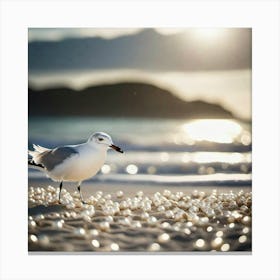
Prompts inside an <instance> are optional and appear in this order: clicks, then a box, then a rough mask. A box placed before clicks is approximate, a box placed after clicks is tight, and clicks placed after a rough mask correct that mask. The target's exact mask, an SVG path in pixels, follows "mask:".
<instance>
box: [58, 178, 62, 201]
mask: <svg viewBox="0 0 280 280" xmlns="http://www.w3.org/2000/svg"><path fill="white" fill-rule="evenodd" d="M62 185H63V181H61V182H60V185H59V195H58V202H60V193H61V190H62Z"/></svg>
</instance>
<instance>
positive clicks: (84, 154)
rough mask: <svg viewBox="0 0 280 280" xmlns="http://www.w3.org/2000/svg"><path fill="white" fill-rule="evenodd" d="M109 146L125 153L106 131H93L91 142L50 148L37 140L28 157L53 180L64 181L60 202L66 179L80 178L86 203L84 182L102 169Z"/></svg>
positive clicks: (60, 187)
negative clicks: (38, 143) (39, 143)
mask: <svg viewBox="0 0 280 280" xmlns="http://www.w3.org/2000/svg"><path fill="white" fill-rule="evenodd" d="M109 148H111V149H114V150H116V151H117V152H119V153H123V150H122V149H121V148H120V147H118V146H116V145H114V143H113V141H112V138H111V136H110V135H108V134H107V133H104V132H96V133H93V134H92V135H91V136H90V137H89V138H88V140H87V142H85V143H82V144H79V145H67V146H60V147H56V148H54V149H48V148H45V147H41V146H39V145H35V144H33V149H34V150H33V151H29V150H28V154H29V155H30V156H31V157H32V159H29V160H28V165H29V166H30V167H33V168H36V169H39V170H41V171H43V172H45V173H46V175H47V177H50V178H51V179H52V180H53V181H56V182H60V185H59V196H58V199H59V202H60V194H61V190H62V186H63V182H64V181H66V182H77V189H78V191H79V194H80V199H81V201H82V202H83V203H85V202H84V200H83V196H82V193H81V184H82V182H83V181H84V180H87V179H89V178H91V177H93V176H94V175H96V173H97V172H98V171H99V170H100V168H101V167H102V166H103V164H104V162H105V160H106V156H107V150H108V149H109Z"/></svg>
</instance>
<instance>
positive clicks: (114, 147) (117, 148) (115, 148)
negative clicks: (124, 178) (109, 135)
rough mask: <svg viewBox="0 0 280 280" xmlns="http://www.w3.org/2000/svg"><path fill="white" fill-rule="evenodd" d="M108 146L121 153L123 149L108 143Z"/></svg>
mask: <svg viewBox="0 0 280 280" xmlns="http://www.w3.org/2000/svg"><path fill="white" fill-rule="evenodd" d="M110 148H112V149H114V150H115V151H117V152H119V153H123V150H122V149H121V148H120V147H118V146H116V145H114V144H112V145H110Z"/></svg>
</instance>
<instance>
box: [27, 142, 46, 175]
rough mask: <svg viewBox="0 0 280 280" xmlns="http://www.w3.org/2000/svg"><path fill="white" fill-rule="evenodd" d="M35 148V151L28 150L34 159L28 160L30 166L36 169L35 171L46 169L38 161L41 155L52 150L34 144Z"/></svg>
mask: <svg viewBox="0 0 280 280" xmlns="http://www.w3.org/2000/svg"><path fill="white" fill-rule="evenodd" d="M33 148H34V151H30V150H28V155H30V156H31V157H32V159H29V160H28V166H29V167H32V168H35V169H39V170H42V169H44V166H43V165H42V164H40V163H38V162H37V159H38V157H39V156H40V154H41V153H43V152H46V151H50V149H48V148H44V147H41V146H39V145H35V144H33Z"/></svg>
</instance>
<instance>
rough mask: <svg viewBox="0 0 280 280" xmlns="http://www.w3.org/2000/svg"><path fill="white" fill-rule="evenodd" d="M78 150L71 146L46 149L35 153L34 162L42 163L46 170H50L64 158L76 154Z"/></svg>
mask: <svg viewBox="0 0 280 280" xmlns="http://www.w3.org/2000/svg"><path fill="white" fill-rule="evenodd" d="M78 154H79V152H78V151H77V150H76V149H75V148H73V147H58V148H55V149H53V150H47V151H44V152H42V153H39V154H37V155H36V158H33V159H34V161H35V163H37V164H41V165H43V166H44V167H45V168H46V169H47V170H48V171H51V170H52V169H54V168H55V167H56V166H58V165H59V164H61V163H62V162H63V161H64V160H66V159H68V158H70V157H72V156H74V155H78Z"/></svg>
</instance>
